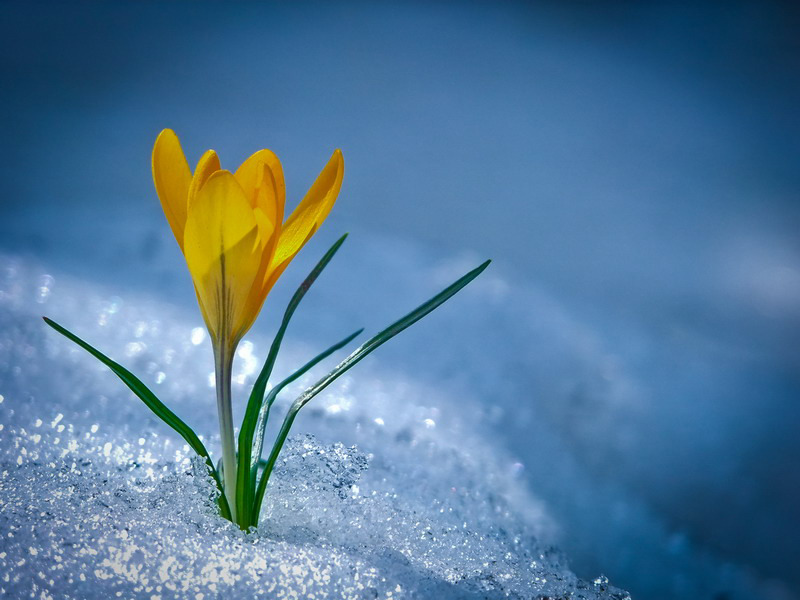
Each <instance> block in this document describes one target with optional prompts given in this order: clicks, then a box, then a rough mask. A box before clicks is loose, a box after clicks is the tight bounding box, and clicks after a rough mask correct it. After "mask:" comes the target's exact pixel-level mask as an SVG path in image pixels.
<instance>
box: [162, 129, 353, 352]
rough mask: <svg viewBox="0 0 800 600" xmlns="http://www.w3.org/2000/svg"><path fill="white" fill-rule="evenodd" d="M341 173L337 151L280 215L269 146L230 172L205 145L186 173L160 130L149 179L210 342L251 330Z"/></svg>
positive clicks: (177, 150) (276, 168) (229, 341)
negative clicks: (298, 198) (299, 199)
mask: <svg viewBox="0 0 800 600" xmlns="http://www.w3.org/2000/svg"><path fill="white" fill-rule="evenodd" d="M343 175H344V159H343V158H342V153H341V151H339V150H336V151H335V152H334V153H333V156H332V157H331V159H330V161H329V162H328V164H327V165H326V166H325V168H324V169H323V170H322V172H321V173H320V174H319V176H318V177H317V180H316V181H315V182H314V185H312V186H311V189H310V190H309V191H308V193H307V194H306V196H305V198H304V199H303V201H302V202H301V203H300V204H299V206H298V207H297V208H296V209H295V211H294V212H293V213H292V214H291V216H290V217H289V218H288V219H286V222H283V212H284V204H285V200H286V186H285V184H284V180H283V169H282V168H281V163H280V161H279V160H278V157H277V156H275V154H274V153H273V152H272V151H270V150H259V151H258V152H256V153H255V154H253V155H252V156H250V157H249V158H248V159H247V160H245V161H244V162H243V163H242V165H241V166H240V167H239V168H238V169H237V170H236V172H235V173H231V172H230V171H226V170H223V169H221V168H220V162H219V158H218V157H217V154H216V152H214V151H213V150H208V151H207V152H206V153H205V154H204V155H203V156H202V157H201V158H200V161H199V162H198V164H197V168H196V169H195V172H194V175H193V174H192V172H191V170H190V169H189V164H188V162H187V161H186V157H185V156H184V154H183V150H182V149H181V145H180V142H179V141H178V136H176V135H175V132H173V131H172V130H171V129H165V130H164V131H162V132H161V133H160V134H159V136H158V139H156V143H155V146H154V147H153V180H154V182H155V186H156V191H157V192H158V197H159V199H160V200H161V206H162V208H163V209H164V214H165V215H166V217H167V220H168V221H169V225H170V227H171V228H172V232H173V233H174V234H175V239H176V240H177V241H178V245H179V246H180V248H181V250H182V251H183V254H184V256H185V257H186V263H187V265H188V266H189V272H190V273H191V276H192V280H193V281H194V286H195V290H196V291H197V299H198V301H199V304H200V310H201V311H202V313H203V318H204V319H205V322H206V325H207V327H208V330H209V332H210V334H211V338H212V340H214V342H215V344H218V345H219V344H222V345H227V346H235V345H236V343H237V342H238V341H239V340H240V339H241V338H242V336H243V335H244V334H245V333H246V332H247V330H248V329H250V326H251V325H252V324H253V322H254V321H255V319H256V317H257V316H258V313H259V312H260V310H261V306H262V304H263V303H264V299H265V298H266V296H267V294H268V293H269V291H270V289H271V288H272V286H273V285H274V284H275V281H276V280H277V279H278V277H280V275H281V274H282V273H283V271H284V269H286V267H287V266H288V265H289V263H290V262H291V260H292V259H293V258H294V256H295V255H296V254H297V253H298V252H299V251H300V249H301V248H302V247H303V245H305V243H306V242H307V241H308V240H309V239H310V238H311V236H312V235H314V233H315V232H316V230H317V228H318V227H319V226H320V225H321V224H322V222H323V221H324V220H325V218H326V217H327V216H328V213H329V212H330V210H331V208H332V207H333V204H334V202H335V201H336V197H337V195H338V194H339V189H340V188H341V186H342V177H343Z"/></svg>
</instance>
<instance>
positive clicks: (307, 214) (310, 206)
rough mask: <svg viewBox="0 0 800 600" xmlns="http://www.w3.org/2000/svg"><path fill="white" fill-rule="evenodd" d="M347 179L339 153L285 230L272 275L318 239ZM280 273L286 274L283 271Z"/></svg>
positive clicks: (286, 224) (288, 222)
mask: <svg viewBox="0 0 800 600" xmlns="http://www.w3.org/2000/svg"><path fill="white" fill-rule="evenodd" d="M343 177H344V158H343V157H342V152H341V151H340V150H336V151H335V152H334V153H333V156H331V159H330V160H329V161H328V164H327V165H325V168H324V169H322V172H321V173H320V174H319V176H318V177H317V180H316V181H315V182H314V185H312V186H311V189H310V190H308V193H307V194H306V196H305V198H303V201H302V202H301V203H300V204H299V205H298V206H297V208H296V209H295V210H294V212H293V213H292V214H291V215H290V216H289V218H288V219H287V220H286V223H284V224H283V227H281V235H280V239H279V240H278V246H277V248H276V249H275V255H274V256H273V257H272V262H271V264H270V269H269V270H270V272H273V271H276V270H278V269H280V267H281V265H283V268H286V264H288V261H291V259H292V258H294V256H295V254H297V253H298V252H299V251H300V249H301V248H302V247H303V246H304V245H305V243H306V242H307V241H308V240H309V239H310V238H311V236H312V235H314V233H315V232H316V230H317V228H318V227H319V226H320V225H321V224H322V222H323V221H324V220H325V218H326V217H327V216H328V213H329V212H330V211H331V208H333V204H334V202H336V196H338V195H339V190H340V189H341V187H342V178H343ZM284 263H286V264H284ZM280 270H281V272H282V269H280ZM278 275H280V273H278ZM270 276H271V275H270Z"/></svg>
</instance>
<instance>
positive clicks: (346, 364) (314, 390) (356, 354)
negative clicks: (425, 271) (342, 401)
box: [253, 260, 492, 525]
mask: <svg viewBox="0 0 800 600" xmlns="http://www.w3.org/2000/svg"><path fill="white" fill-rule="evenodd" d="M490 262H492V261H491V260H487V261H486V262H484V263H483V264H481V265H480V266H478V267H476V268H474V269H473V270H472V271H470V272H469V273H467V274H466V275H464V276H463V277H461V278H460V279H458V280H457V281H455V282H454V283H452V284H450V285H449V286H448V287H446V288H445V289H444V290H442V291H441V292H439V293H438V294H436V295H435V296H434V297H433V298H431V299H430V300H428V301H427V302H425V303H424V304H421V305H420V306H418V307H417V308H416V309H414V310H412V311H411V312H410V313H408V314H407V315H406V316H404V317H403V318H401V319H399V320H397V321H395V322H394V323H392V324H391V325H389V327H387V328H386V329H384V330H383V331H381V332H380V333H378V334H377V335H375V336H374V337H372V338H371V339H369V340H367V341H366V342H365V343H363V344H362V345H361V346H359V347H358V348H356V350H355V351H353V353H352V354H350V356H348V357H347V358H345V359H344V360H343V361H342V362H340V363H339V364H338V365H336V367H334V368H333V370H331V371H330V372H329V373H328V374H327V375H325V376H324V377H323V378H322V379H320V380H319V381H317V383H315V384H314V385H312V386H311V387H310V388H308V389H307V390H306V391H305V392H303V394H302V395H301V396H300V397H299V398H297V400H295V401H294V402H293V403H292V405H291V406H290V407H289V411H288V412H287V413H286V417H285V418H284V420H283V424H282V425H281V429H280V431H279V432H278V436H277V437H276V439H275V444H274V445H273V447H272V451H271V452H270V455H269V458H268V459H267V464H266V466H265V467H264V473H263V474H262V475H261V480H260V481H259V483H258V489H257V490H256V496H255V500H254V505H253V516H254V518H253V525H258V516H259V513H260V512H261V503H262V502H263V500H264V492H265V490H266V488H267V482H268V481H269V477H270V475H271V474H272V470H273V469H274V468H275V462H276V461H277V460H278V455H279V454H280V452H281V450H282V449H283V444H284V443H285V442H286V436H288V435H289V430H290V429H291V428H292V423H294V420H295V417H297V413H298V412H299V410H300V409H301V408H303V407H304V406H305V405H306V404H308V402H309V401H310V400H311V399H312V398H313V397H314V396H316V395H317V394H319V393H320V392H321V391H322V390H324V389H325V388H326V387H328V386H329V385H330V384H331V383H333V381H335V380H336V379H337V378H338V377H340V376H341V375H343V374H344V373H345V372H347V371H348V370H349V369H351V368H352V367H354V366H355V365H356V364H357V363H358V362H359V361H360V360H361V359H363V358H364V357H365V356H367V355H368V354H369V353H370V352H372V351H373V350H375V349H377V348H378V347H379V346H381V345H382V344H384V343H386V342H387V341H389V340H390V339H392V338H393V337H394V336H396V335H397V334H398V333H400V332H401V331H403V330H404V329H407V328H408V327H410V326H411V325H413V324H414V323H416V322H417V321H419V320H420V319H421V318H423V317H424V316H426V315H427V314H429V313H430V312H431V311H433V310H435V309H436V308H437V307H439V306H440V305H441V304H443V303H444V302H446V301H447V300H449V299H450V298H452V297H453V296H454V295H455V294H456V293H458V292H459V291H460V290H461V289H463V288H464V287H465V286H466V285H467V284H469V283H470V282H471V281H472V280H473V279H475V278H476V277H477V276H478V275H480V274H481V273H482V272H483V271H484V269H486V267H488V266H489V263H490Z"/></svg>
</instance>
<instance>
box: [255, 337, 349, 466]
mask: <svg viewBox="0 0 800 600" xmlns="http://www.w3.org/2000/svg"><path fill="white" fill-rule="evenodd" d="M363 331H364V330H363V329H359V330H358V331H356V332H353V333H351V334H350V335H348V336H347V337H346V338H344V339H343V340H341V341H339V342H337V343H335V344H334V345H333V346H331V347H330V348H328V349H327V350H325V351H324V352H322V353H321V354H318V355H317V356H315V357H314V358H312V359H311V360H310V361H308V362H307V363H306V364H304V365H303V366H302V367H300V368H299V369H297V370H296V371H294V372H293V373H292V374H291V375H289V376H288V377H287V378H286V379H284V380H283V381H281V382H280V383H278V384H277V385H276V386H275V387H274V388H272V389H271V390H270V391H269V393H268V394H267V397H266V398H265V399H264V402H263V403H262V404H261V410H260V411H259V413H258V422H257V423H256V434H255V439H254V440H253V453H252V456H251V457H250V469H251V471H252V470H253V469H255V468H256V466H257V465H259V463H265V461H264V460H262V458H261V452H262V450H263V449H264V434H265V432H266V429H267V421H268V420H269V411H270V408H272V404H273V403H274V402H275V399H276V398H277V397H278V394H280V393H281V391H283V388H285V387H286V386H287V385H289V384H290V383H292V382H293V381H295V380H296V379H298V378H299V377H301V376H303V375H304V374H305V373H307V372H308V371H309V370H311V369H312V368H313V367H314V366H316V365H317V364H319V363H320V362H322V361H323V360H325V359H326V358H328V357H329V356H330V355H331V354H333V353H334V352H336V351H337V350H340V349H341V348H344V347H345V346H346V345H347V344H349V343H350V342H352V341H353V340H354V339H355V338H356V337H358V336H359V335H361V333H362V332H363Z"/></svg>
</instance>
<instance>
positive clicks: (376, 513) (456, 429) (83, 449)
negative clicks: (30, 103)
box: [0, 257, 629, 600]
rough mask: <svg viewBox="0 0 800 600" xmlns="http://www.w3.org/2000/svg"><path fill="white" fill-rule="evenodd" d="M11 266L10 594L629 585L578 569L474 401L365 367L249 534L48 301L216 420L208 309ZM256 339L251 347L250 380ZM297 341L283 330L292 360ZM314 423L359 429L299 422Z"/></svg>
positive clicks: (4, 529) (6, 461)
mask: <svg viewBox="0 0 800 600" xmlns="http://www.w3.org/2000/svg"><path fill="white" fill-rule="evenodd" d="M0 273H2V279H1V280H0V281H2V284H0V310H1V312H0V324H1V325H2V331H3V332H4V333H3V339H2V345H1V346H0V349H1V351H2V354H0V365H2V368H3V371H2V382H3V387H2V392H3V395H2V396H0V398H2V404H1V405H0V410H2V413H1V414H2V424H0V427H1V428H2V430H1V431H2V444H1V445H0V457H1V458H0V461H1V463H2V464H1V465H0V468H2V472H1V474H0V534H2V541H0V573H3V575H2V576H0V595H8V596H10V597H19V598H21V597H37V598H39V597H41V598H53V597H54V598H112V597H115V596H117V597H124V598H131V597H137V598H138V597H141V598H161V597H182V598H217V597H219V598H250V597H255V596H259V595H263V596H267V597H276V598H292V597H295V598H343V597H346V598H414V597H422V598H501V597H504V598H505V597H510V598H586V599H590V598H598V599H600V598H607V599H616V600H623V599H624V598H629V596H628V594H627V593H625V592H623V591H621V590H619V589H616V588H614V587H612V586H610V585H609V584H608V581H607V579H606V578H604V577H603V576H602V575H599V574H598V576H597V578H596V579H594V580H593V581H592V582H586V581H583V580H580V579H578V578H577V577H576V576H575V575H574V574H573V573H572V572H571V571H570V570H569V568H568V566H567V561H566V558H565V557H564V556H563V555H562V554H561V552H559V551H558V550H557V549H556V548H554V547H553V546H551V545H550V544H549V543H548V541H547V540H548V539H551V538H552V535H553V523H552V522H551V520H550V519H549V518H548V516H547V514H546V511H545V510H544V507H543V505H542V503H541V501H540V500H538V499H537V498H535V497H532V496H531V495H530V494H529V493H527V492H526V491H525V489H524V486H523V485H521V483H520V481H519V479H518V477H516V473H517V471H518V470H519V468H521V465H514V464H513V462H512V461H511V458H510V457H509V456H507V455H506V454H505V453H504V452H503V451H502V450H500V449H499V448H498V447H496V446H494V445H493V444H492V443H491V440H490V439H487V438H486V437H485V436H483V435H481V434H480V433H479V431H477V430H476V429H475V423H473V422H472V419H469V418H459V416H458V413H459V412H460V411H463V410H464V409H465V408H466V407H465V406H458V405H457V404H456V405H453V403H449V402H443V399H442V398H433V397H431V395H430V394H429V393H425V392H424V391H423V390H420V389H416V388H415V386H414V385H413V383H411V382H410V381H407V380H404V378H402V377H398V376H391V377H386V376H382V375H379V374H378V373H372V374H370V372H369V369H366V370H363V371H362V372H361V373H360V377H358V376H357V377H354V378H348V379H346V380H345V381H344V382H343V383H342V384H341V385H339V386H337V388H336V389H335V390H334V391H333V392H332V393H328V394H326V395H325V397H324V398H320V399H319V402H315V405H314V407H313V408H311V410H307V411H306V414H305V415H304V416H303V417H304V418H301V419H299V423H298V425H297V430H298V432H297V433H298V435H295V436H293V437H292V438H291V440H290V443H289V445H288V447H287V448H286V450H285V451H284V454H283V455H282V459H281V461H280V463H279V465H278V468H277V469H276V473H275V476H274V484H273V485H271V486H270V488H269V490H268V494H267V498H266V503H265V508H264V513H263V517H262V525H261V527H259V529H258V531H257V532H255V533H251V534H249V535H245V534H243V533H242V532H240V531H239V530H238V529H237V528H236V527H235V526H233V525H232V524H230V523H228V522H226V521H224V520H222V519H221V518H220V517H219V516H218V515H217V514H216V513H215V507H214V503H213V496H214V492H215V488H214V486H213V484H212V483H211V482H210V479H209V478H208V477H207V476H206V475H205V472H204V469H203V467H202V463H200V462H199V461H198V460H196V459H195V460H193V459H192V456H191V454H190V451H189V448H188V447H187V446H185V445H184V444H183V443H182V442H181V441H180V440H177V439H176V435H174V434H173V433H172V432H171V431H170V430H168V429H167V428H166V427H165V426H163V425H162V424H160V423H159V422H157V421H156V420H155V419H154V417H152V416H151V415H150V414H149V411H148V410H147V409H146V408H145V407H144V406H143V405H142V404H141V402H140V401H139V400H138V399H136V398H133V397H131V394H130V393H128V392H127V390H126V389H125V388H124V387H123V386H122V385H121V384H120V383H119V382H118V381H116V380H115V378H114V377H113V376H112V375H110V374H109V373H108V372H107V371H106V369H105V367H103V366H102V365H100V364H99V363H97V362H96V361H95V360H94V359H92V358H91V357H89V356H88V355H86V354H85V353H84V352H83V351H82V350H79V349H77V348H76V347H74V346H73V345H72V344H71V343H69V342H68V341H67V340H65V339H63V338H61V337H60V336H58V335H54V332H52V331H50V330H49V329H46V328H45V327H44V325H43V324H42V323H41V321H40V320H39V319H38V318H37V317H38V314H39V313H41V312H43V311H47V312H51V311H55V312H57V313H59V314H64V315H70V317H69V321H70V323H69V325H70V327H73V328H74V329H75V330H76V331H77V332H79V333H80V334H81V335H82V336H84V337H85V338H86V339H88V340H91V341H92V343H94V344H96V345H97V346H99V347H101V348H104V349H105V350H107V351H108V352H109V353H110V354H112V355H113V356H116V357H118V359H119V360H120V361H122V362H124V363H125V364H127V365H128V366H129V367H130V368H131V369H132V370H134V371H135V372H137V373H139V374H140V375H141V376H142V378H143V379H144V380H145V381H146V383H147V384H149V385H150V386H152V387H153V388H154V389H155V390H157V392H158V393H159V395H161V396H162V398H164V399H167V400H168V402H169V404H170V406H171V407H172V408H173V409H174V410H175V411H176V412H178V413H179V414H181V415H183V416H185V417H186V418H187V420H188V421H189V422H190V423H191V424H192V425H193V426H194V427H195V428H196V429H197V430H198V431H200V432H204V433H211V432H213V431H215V422H214V419H215V408H214V402H213V397H212V387H211V386H212V383H213V381H211V380H210V373H209V364H208V355H209V352H210V348H209V342H208V338H207V335H206V334H205V333H204V332H203V330H202V329H201V328H199V327H196V326H195V325H196V318H192V317H190V318H189V319H187V318H186V316H185V315H181V314H180V312H179V311H177V310H176V309H175V308H174V307H170V306H168V305H164V304H163V303H161V302H159V301H156V300H148V299H145V298H131V299H130V300H123V299H122V298H120V297H117V296H110V295H108V291H107V290H102V289H98V288H96V287H94V286H87V285H85V284H83V283H82V282H72V281H69V279H68V278H63V280H62V278H61V277H54V276H53V275H48V274H44V273H42V272H41V269H40V268H39V267H37V266H34V265H30V264H28V263H25V262H22V261H19V260H15V259H12V258H8V257H4V258H3V259H2V261H0ZM472 293H473V294H478V295H480V293H481V291H480V290H478V291H476V292H472ZM154 316H155V317H156V318H154ZM262 348H264V345H263V344H262V343H261V342H259V343H258V344H256V343H254V342H251V341H249V340H248V341H245V342H244V343H243V344H242V345H241V348H240V350H239V360H238V361H237V365H236V369H235V372H234V381H235V382H236V385H235V391H236V392H238V395H239V396H240V397H241V396H242V395H243V393H244V390H245V389H246V387H247V384H249V383H252V379H253V374H254V372H255V371H256V370H257V368H258V361H257V360H256V359H255V356H256V355H257V354H259V352H258V350H260V349H262ZM302 354H303V352H301V351H300V349H299V348H292V346H291V345H290V347H289V352H288V355H289V357H290V358H291V359H292V360H295V361H296V360H298V359H299V358H300V356H301V355H302ZM284 362H287V360H284ZM365 371H366V372H365ZM308 382H309V379H308V378H306V381H305V383H308ZM299 389H300V387H296V389H295V390H294V391H297V390H299ZM453 400H456V399H455V398H453ZM470 413H474V414H478V411H467V414H470ZM309 422H312V423H314V425H315V429H317V430H318V431H322V432H323V433H324V434H325V437H326V438H334V439H335V438H336V437H338V436H340V435H341V436H342V437H346V438H352V439H356V440H358V446H351V447H346V446H344V445H342V444H341V443H334V444H323V443H320V442H318V441H317V440H316V439H315V438H314V437H313V436H311V435H303V434H300V431H302V429H305V428H307V427H308V425H309ZM210 439H211V442H212V446H214V447H216V445H217V444H216V442H217V439H216V437H215V436H213V435H212V436H210Z"/></svg>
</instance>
